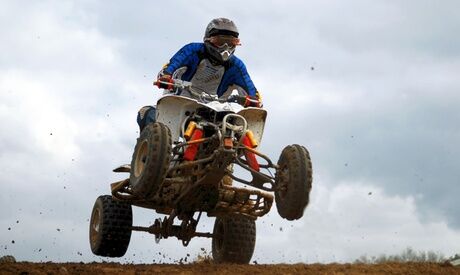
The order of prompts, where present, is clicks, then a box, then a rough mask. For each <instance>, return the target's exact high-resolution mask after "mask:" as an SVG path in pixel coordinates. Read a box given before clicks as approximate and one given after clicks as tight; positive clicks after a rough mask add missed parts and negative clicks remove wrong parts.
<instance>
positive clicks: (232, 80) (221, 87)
mask: <svg viewBox="0 0 460 275" xmlns="http://www.w3.org/2000/svg"><path fill="white" fill-rule="evenodd" d="M178 72H179V73H178ZM162 73H167V74H171V75H173V74H176V77H178V78H180V79H182V80H185V81H191V82H192V83H193V85H194V86H195V87H197V88H198V89H202V90H205V91H207V92H208V93H214V94H217V95H218V96H222V95H223V94H224V93H225V92H227V91H228V90H229V89H232V88H242V89H243V90H244V91H245V92H246V93H247V94H248V95H249V96H254V97H259V95H258V93H257V90H256V88H255V86H254V83H253V82H252V80H251V78H250V76H249V74H248V72H247V70H246V66H245V65H244V63H243V61H241V60H240V59H239V58H237V57H236V56H235V55H232V56H231V57H230V59H229V60H228V61H227V62H226V63H225V64H223V65H221V64H214V63H213V62H211V61H210V59H209V58H208V56H207V54H206V49H205V45H204V43H190V44H187V45H185V46H184V47H182V48H181V49H180V50H179V51H178V52H177V53H176V54H175V55H174V56H173V57H172V58H171V59H170V61H169V63H168V64H166V65H165V67H163V70H162Z"/></svg>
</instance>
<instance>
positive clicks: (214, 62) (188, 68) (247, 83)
mask: <svg viewBox="0 0 460 275" xmlns="http://www.w3.org/2000/svg"><path fill="white" fill-rule="evenodd" d="M238 35H239V32H238V29H237V27H236V25H235V23H233V21H231V20H229V19H227V18H216V19H213V20H212V21H211V22H210V23H209V24H208V26H207V27H206V31H205V33H204V38H203V43H190V44H187V45H185V46H184V47H182V49H180V50H179V51H178V52H177V53H176V54H175V55H174V56H173V57H172V58H171V59H170V61H169V62H168V63H167V64H166V65H165V66H164V67H163V68H162V70H161V71H160V72H159V74H158V80H159V81H160V82H158V84H157V85H158V87H159V88H164V89H167V90H172V84H173V83H174V79H181V80H185V81H190V82H192V84H193V88H194V89H198V90H200V91H204V92H207V93H208V94H214V95H217V96H219V97H222V96H223V97H228V96H229V95H230V94H231V93H232V91H233V90H236V91H238V94H239V95H242V96H245V97H238V98H239V100H238V103H240V104H241V105H243V106H245V107H248V106H253V107H261V105H262V102H261V97H260V94H259V93H258V92H257V90H256V88H255V86H254V84H253V83H252V80H251V78H250V77H249V74H248V72H247V70H246V66H245V65H244V63H243V61H241V60H240V59H239V58H237V57H236V56H235V55H234V52H235V48H236V46H238V45H241V44H240V39H239V38H238ZM161 82H162V83H161ZM166 83H167V84H166ZM181 95H184V96H189V95H188V93H187V92H185V91H182V93H181ZM241 99H242V100H241ZM152 122H155V107H153V106H145V107H142V108H141V109H140V110H139V112H138V115H137V123H138V124H139V128H140V130H141V131H142V129H143V128H144V127H145V126H146V125H147V124H149V123H152Z"/></svg>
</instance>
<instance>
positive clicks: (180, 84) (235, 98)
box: [153, 79, 259, 106]
mask: <svg viewBox="0 0 460 275" xmlns="http://www.w3.org/2000/svg"><path fill="white" fill-rule="evenodd" d="M171 80H172V82H167V81H161V80H157V81H154V82H153V85H155V86H157V87H159V88H160V86H161V84H163V85H165V86H169V87H172V89H171V90H176V89H181V90H182V89H185V90H187V91H188V92H190V94H191V95H192V96H194V97H196V98H199V99H200V100H201V101H203V102H211V101H218V102H220V103H225V102H234V103H238V104H240V105H243V106H246V105H253V104H251V103H254V104H255V105H257V104H258V103H259V101H258V100H256V99H251V98H249V97H248V96H243V95H230V96H228V97H226V98H219V97H218V96H217V95H211V94H208V93H206V92H201V93H200V92H197V91H196V90H195V89H194V87H193V84H192V82H190V81H185V80H181V79H171ZM248 101H249V102H248ZM247 103H249V104H247Z"/></svg>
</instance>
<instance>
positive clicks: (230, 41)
mask: <svg viewBox="0 0 460 275" xmlns="http://www.w3.org/2000/svg"><path fill="white" fill-rule="evenodd" d="M206 41H209V42H210V43H211V44H213V45H214V46H216V47H218V48H220V47H222V46H225V44H227V46H229V47H235V46H239V45H241V43H240V39H239V38H237V37H234V36H232V35H215V36H211V37H209V38H207V39H206Z"/></svg>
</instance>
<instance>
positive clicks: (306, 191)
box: [275, 144, 313, 221]
mask: <svg viewBox="0 0 460 275" xmlns="http://www.w3.org/2000/svg"><path fill="white" fill-rule="evenodd" d="M278 166H279V169H278V170H277V171H276V176H275V186H276V190H275V201H276V208H277V209H278V213H279V214H280V216H281V217H282V218H284V219H287V220H290V221H292V220H297V219H300V218H301V217H302V216H303V212H304V210H305V208H306V207H307V205H308V202H309V198H310V191H311V186H312V181H313V179H312V164H311V159H310V154H309V153H308V151H307V149H306V148H305V147H303V146H300V145H297V144H294V145H289V146H286V147H285V148H284V149H283V151H282V152H281V155H280V158H279V160H278Z"/></svg>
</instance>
